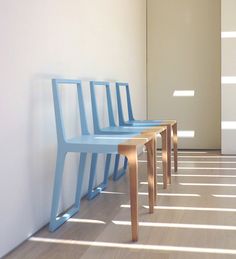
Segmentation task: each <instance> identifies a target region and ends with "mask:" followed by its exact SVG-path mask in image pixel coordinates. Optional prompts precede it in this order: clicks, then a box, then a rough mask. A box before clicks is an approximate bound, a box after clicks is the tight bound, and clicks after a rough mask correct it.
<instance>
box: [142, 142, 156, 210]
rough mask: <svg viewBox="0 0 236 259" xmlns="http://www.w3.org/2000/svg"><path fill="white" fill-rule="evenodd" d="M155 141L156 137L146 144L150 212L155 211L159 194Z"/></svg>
mask: <svg viewBox="0 0 236 259" xmlns="http://www.w3.org/2000/svg"><path fill="white" fill-rule="evenodd" d="M155 141H156V137H154V138H153V139H152V140H150V141H149V142H147V143H146V144H145V146H146V149H147V173H148V198H149V199H148V200H149V213H153V212H154V203H155V202H156V198H155V196H156V195H157V191H156V189H157V188H156V187H157V181H156V170H155V168H156V164H155V152H154V150H155Z"/></svg>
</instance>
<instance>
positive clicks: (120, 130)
mask: <svg viewBox="0 0 236 259" xmlns="http://www.w3.org/2000/svg"><path fill="white" fill-rule="evenodd" d="M97 87H100V88H101V87H103V88H104V89H105V91H106V101H105V105H107V112H108V114H107V115H108V121H109V125H108V127H104V128H102V127H101V125H100V121H101V119H100V117H101V114H99V113H98V102H97V94H96V88H97ZM90 92H91V103H92V112H93V125H94V133H95V134H98V135H106V134H116V135H117V134H120V135H124V134H125V135H127V134H140V133H143V132H145V131H149V130H150V127H146V126H143V127H142V126H132V125H130V126H117V125H116V123H115V118H114V111H113V106H112V98H111V90H110V83H109V82H101V81H91V82H90ZM157 132H158V131H157ZM158 133H159V132H158ZM162 133H165V134H166V129H165V127H163V128H162V130H161V134H162ZM164 137H166V135H163V138H164ZM163 143H164V142H163ZM93 158H94V161H95V163H94V164H96V162H97V154H93ZM110 159H111V157H110V155H107V159H106V168H109V167H110V165H109V164H110ZM164 160H167V158H164ZM119 161H120V155H119V154H117V155H116V156H115V165H114V173H113V180H118V179H120V177H122V176H123V175H124V174H125V172H126V170H127V164H128V163H127V162H128V161H127V158H125V160H124V165H123V167H122V169H120V170H118V169H119ZM164 166H165V162H164ZM164 170H165V169H164ZM165 173H166V172H165ZM95 175H96V171H95V167H93V170H91V176H90V180H91V183H93V182H94V178H95ZM155 179H156V178H155ZM164 179H165V180H166V177H165V176H164ZM166 187H167V182H166V183H164V188H166ZM97 194H98V192H94V193H92V192H91V188H90V191H89V195H88V197H89V199H92V198H94V197H95V195H97Z"/></svg>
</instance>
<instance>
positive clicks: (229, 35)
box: [221, 31, 236, 39]
mask: <svg viewBox="0 0 236 259" xmlns="http://www.w3.org/2000/svg"><path fill="white" fill-rule="evenodd" d="M221 38H222V39H233V38H236V31H222V32H221Z"/></svg>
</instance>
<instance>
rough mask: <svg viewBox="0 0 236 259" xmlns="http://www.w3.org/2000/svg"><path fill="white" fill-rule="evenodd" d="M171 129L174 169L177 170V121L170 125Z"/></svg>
mask: <svg viewBox="0 0 236 259" xmlns="http://www.w3.org/2000/svg"><path fill="white" fill-rule="evenodd" d="M172 130H173V146H174V170H175V172H177V171H178V136H177V122H176V123H175V124H174V125H173V126H172Z"/></svg>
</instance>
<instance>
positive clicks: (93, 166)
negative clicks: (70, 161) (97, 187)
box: [87, 153, 98, 200]
mask: <svg viewBox="0 0 236 259" xmlns="http://www.w3.org/2000/svg"><path fill="white" fill-rule="evenodd" d="M97 159H98V154H97V153H93V154H92V158H91V166H90V176H89V186H88V195H87V198H88V199H89V200H91V199H93V198H94V197H95V196H96V195H97V193H96V194H95V193H94V190H93V185H94V181H95V176H96V167H97Z"/></svg>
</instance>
